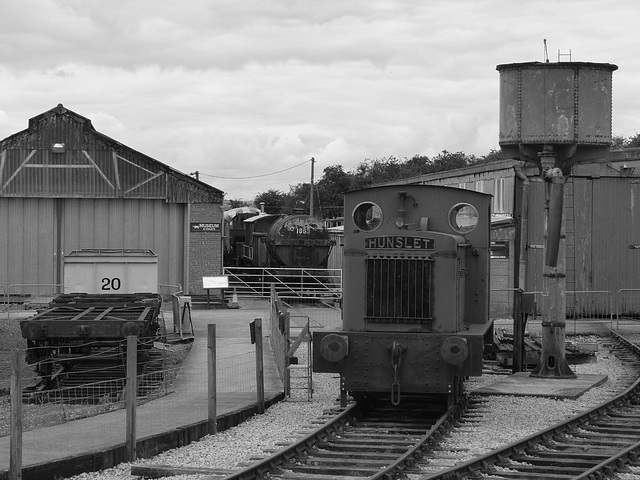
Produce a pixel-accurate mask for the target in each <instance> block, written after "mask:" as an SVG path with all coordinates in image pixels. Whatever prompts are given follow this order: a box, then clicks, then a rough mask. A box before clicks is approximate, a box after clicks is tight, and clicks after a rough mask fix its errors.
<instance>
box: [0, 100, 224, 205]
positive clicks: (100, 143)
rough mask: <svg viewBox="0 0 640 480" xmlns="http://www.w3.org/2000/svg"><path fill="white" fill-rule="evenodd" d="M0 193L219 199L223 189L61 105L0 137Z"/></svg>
mask: <svg viewBox="0 0 640 480" xmlns="http://www.w3.org/2000/svg"><path fill="white" fill-rule="evenodd" d="M0 196H15V197H84V198H96V197H102V198H158V199H165V200H166V201H167V202H173V203H194V202H204V203H222V196H223V192H222V191H220V190H218V189H217V188H214V187H211V186H209V185H206V184H204V183H201V182H199V181H197V180H195V179H193V178H191V177H189V176H188V175H184V174H182V173H180V172H178V171H177V170H174V169H172V168H171V167H169V166H167V165H165V164H163V163H161V162H158V161H157V160H154V159H152V158H150V157H148V156H146V155H144V154H142V153H140V152H137V151H135V150H133V149H131V148H129V147H127V146H125V145H123V144H121V143H119V142H117V141H115V140H113V139H112V138H109V137H107V136H106V135H103V134H101V133H99V132H97V131H96V130H95V129H94V128H93V125H92V124H91V121H90V120H89V119H88V118H85V117H83V116H81V115H78V114H77V113H74V112H72V111H70V110H67V109H66V108H65V107H63V106H62V105H58V106H57V107H55V108H53V109H51V110H49V111H47V112H45V113H43V114H41V115H38V116H36V117H33V118H32V119H30V120H29V128H27V129H26V130H24V131H22V132H18V133H16V134H14V135H12V136H10V137H8V138H6V139H4V140H2V142H0Z"/></svg>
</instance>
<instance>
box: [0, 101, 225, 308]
mask: <svg viewBox="0 0 640 480" xmlns="http://www.w3.org/2000/svg"><path fill="white" fill-rule="evenodd" d="M222 200H223V193H222V191H221V190H219V189H217V188H214V187H211V186H209V185H207V184H205V183H202V182H200V181H198V180H196V179H194V178H191V177H190V176H188V175H185V174H183V173H180V172H178V171H177V170H174V169H172V168H171V167H169V166H167V165H165V164H163V163H161V162H159V161H157V160H154V159H153V158H151V157H148V156H146V155H144V154H142V153H140V152H137V151H135V150H133V149H131V148H129V147H127V146H125V145H123V144H121V143H119V142H117V141H115V140H113V139H111V138H109V137H107V136H106V135H103V134H101V133H99V132H97V131H96V130H95V129H94V128H93V126H92V124H91V121H90V120H89V119H87V118H85V117H83V116H81V115H78V114H77V113H74V112H72V111H70V110H68V109H66V108H64V107H63V106H62V105H58V106H57V107H56V108H53V109H51V110H49V111H47V112H45V113H43V114H41V115H38V116H36V117H34V118H32V119H30V120H29V127H28V128H27V129H26V130H24V131H21V132H18V133H16V134H14V135H12V136H10V137H8V138H6V139H4V140H2V141H0V225H1V226H2V227H0V303H1V302H2V301H3V300H4V295H5V294H7V293H8V294H14V293H26V292H28V293H32V294H52V293H57V292H58V291H59V289H58V290H56V288H57V286H58V285H60V284H62V281H63V258H64V255H66V254H67V253H69V252H71V251H72V250H80V249H146V250H151V251H153V252H154V254H156V255H157V256H158V283H159V284H161V285H172V286H175V287H176V288H180V289H182V290H184V291H185V292H189V289H190V288H191V289H192V291H194V290H197V288H195V286H198V285H201V279H202V276H204V275H218V274H220V273H221V270H222V245H221V231H220V228H217V229H216V228H215V227H216V226H218V227H219V226H220V224H221V222H222ZM194 223H195V224H201V223H204V224H206V225H211V226H212V228H211V230H210V231H206V232H204V233H202V232H194V233H191V231H190V228H189V225H190V224H194ZM176 288H173V290H174V291H175V290H176Z"/></svg>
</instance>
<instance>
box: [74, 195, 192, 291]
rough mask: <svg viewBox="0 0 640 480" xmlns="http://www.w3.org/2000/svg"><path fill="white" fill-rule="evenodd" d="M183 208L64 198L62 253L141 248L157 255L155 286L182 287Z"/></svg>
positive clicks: (127, 200)
mask: <svg viewBox="0 0 640 480" xmlns="http://www.w3.org/2000/svg"><path fill="white" fill-rule="evenodd" d="M185 215H186V205H185V204H176V203H166V202H158V201H153V200H129V199H120V200H106V199H82V200H79V199H68V200H66V201H65V210H64V224H65V234H64V252H65V253H68V252H70V251H72V250H77V249H81V248H131V249H133V248H144V249H149V250H151V251H153V252H154V253H155V254H156V255H158V277H159V278H158V283H161V284H165V285H176V284H180V285H183V284H184V278H185V275H184V261H183V258H184V252H185V245H184V222H185Z"/></svg>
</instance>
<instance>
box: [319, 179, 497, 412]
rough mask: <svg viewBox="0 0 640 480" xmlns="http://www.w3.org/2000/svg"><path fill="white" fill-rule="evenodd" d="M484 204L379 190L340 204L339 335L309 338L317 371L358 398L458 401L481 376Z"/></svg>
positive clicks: (461, 197)
mask: <svg viewBox="0 0 640 480" xmlns="http://www.w3.org/2000/svg"><path fill="white" fill-rule="evenodd" d="M490 200H491V197H490V196H489V195H485V194H482V193H478V192H473V191H467V190H461V189H456V188H451V187H439V186H424V185H404V186H385V187H375V188H370V189H365V190H359V191H356V192H350V193H347V194H346V195H345V227H344V232H345V233H344V259H343V290H344V304H343V319H342V321H343V330H342V331H334V332H317V333H315V334H314V338H313V343H314V371H316V372H335V373H340V375H341V377H342V379H343V381H342V384H343V386H344V389H345V390H346V391H349V392H352V393H353V394H354V395H371V394H390V395H391V399H392V402H393V403H398V402H399V401H400V392H402V393H403V394H446V395H451V394H455V393H456V392H457V390H458V389H459V387H460V382H461V379H463V378H464V377H466V376H469V375H481V373H482V357H483V350H484V343H485V336H487V335H488V333H489V332H490V329H491V322H490V321H489V298H488V297H489V246H490V243H489V233H490Z"/></svg>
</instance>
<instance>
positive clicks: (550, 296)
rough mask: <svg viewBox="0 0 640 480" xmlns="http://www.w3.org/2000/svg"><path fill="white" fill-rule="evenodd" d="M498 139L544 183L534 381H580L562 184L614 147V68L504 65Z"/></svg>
mask: <svg viewBox="0 0 640 480" xmlns="http://www.w3.org/2000/svg"><path fill="white" fill-rule="evenodd" d="M496 68H497V70H498V72H500V138H499V144H500V148H501V149H502V151H503V152H504V153H505V154H506V155H508V156H510V157H511V158H520V159H522V160H524V161H527V162H531V163H534V164H536V165H537V166H538V167H539V169H540V175H541V177H542V179H543V180H544V181H545V192H546V196H545V221H546V225H545V227H546V230H545V231H546V238H545V245H544V248H545V260H544V270H543V277H544V280H545V283H546V287H547V288H546V291H545V293H544V295H543V298H542V354H541V357H540V363H539V364H538V366H537V367H536V368H535V370H534V371H533V372H532V374H531V375H532V376H539V377H552V378H574V377H575V374H574V373H573V371H572V370H571V369H570V368H569V365H568V363H567V360H566V353H565V324H566V298H565V291H566V278H565V277H566V273H565V248H564V238H563V234H562V209H563V199H564V184H565V182H566V181H567V179H568V178H569V175H570V174H571V166H572V165H573V164H575V163H592V162H599V161H603V160H605V159H606V156H607V154H608V152H609V148H610V146H611V77H612V73H613V71H614V70H617V68H618V67H617V66H615V65H612V64H608V63H587V62H558V63H549V62H545V63H540V62H528V63H511V64H504V65H498V66H497V67H496Z"/></svg>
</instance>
